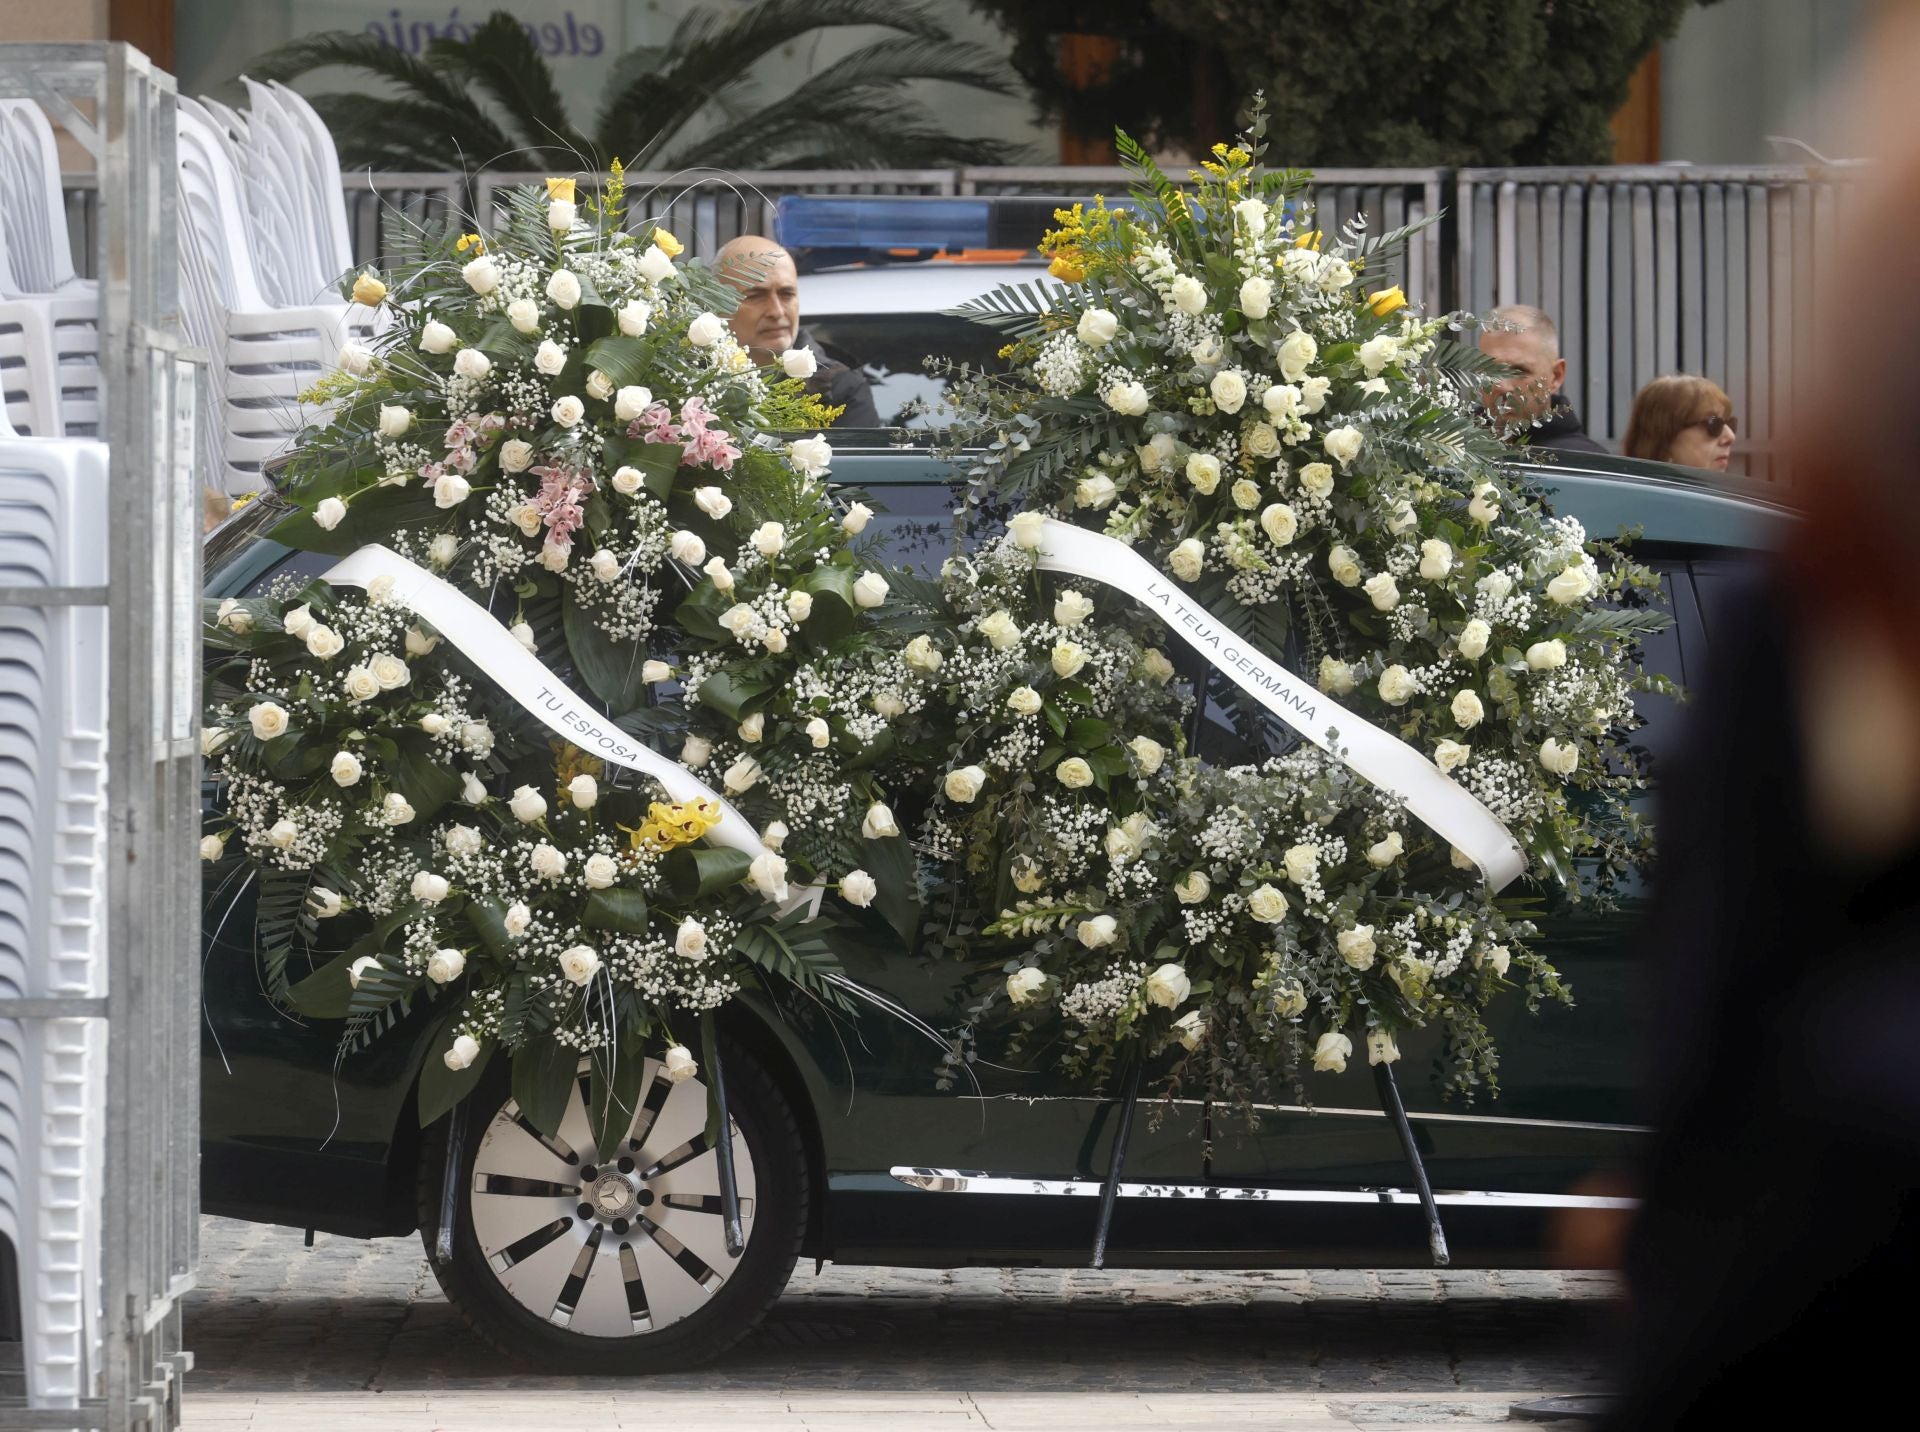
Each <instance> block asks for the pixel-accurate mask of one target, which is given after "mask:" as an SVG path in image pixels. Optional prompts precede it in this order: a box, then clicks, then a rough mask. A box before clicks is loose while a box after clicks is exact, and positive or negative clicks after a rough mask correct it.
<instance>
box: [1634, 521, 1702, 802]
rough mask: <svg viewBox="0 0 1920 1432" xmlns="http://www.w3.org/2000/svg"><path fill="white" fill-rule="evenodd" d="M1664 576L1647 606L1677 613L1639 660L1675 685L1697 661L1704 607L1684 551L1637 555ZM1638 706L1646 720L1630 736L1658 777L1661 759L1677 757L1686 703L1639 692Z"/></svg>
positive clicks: (1647, 769)
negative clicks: (1656, 597)
mask: <svg viewBox="0 0 1920 1432" xmlns="http://www.w3.org/2000/svg"><path fill="white" fill-rule="evenodd" d="M1636 555H1638V556H1640V559H1641V560H1642V561H1643V562H1645V563H1646V565H1647V566H1649V567H1651V568H1652V569H1653V570H1654V571H1655V572H1657V573H1658V574H1659V576H1660V597H1659V600H1658V601H1657V602H1654V601H1651V600H1650V601H1648V602H1647V603H1646V605H1648V606H1652V607H1655V608H1656V609H1664V610H1665V611H1666V612H1667V614H1668V615H1669V616H1671V617H1672V618H1673V620H1672V622H1671V623H1669V624H1668V626H1667V627H1666V628H1665V629H1664V630H1662V631H1657V632H1655V633H1653V634H1652V635H1651V636H1648V637H1645V638H1644V639H1643V640H1642V641H1641V643H1640V664H1641V665H1642V666H1643V667H1644V668H1645V669H1646V671H1647V672H1648V673H1649V674H1650V675H1654V676H1665V677H1667V678H1669V679H1671V680H1672V681H1673V682H1674V683H1675V684H1676V685H1685V683H1686V681H1687V676H1688V670H1689V664H1690V663H1694V664H1697V662H1698V660H1699V657H1700V655H1701V652H1702V649H1703V646H1704V638H1703V636H1702V634H1701V631H1700V610H1699V607H1698V605H1697V604H1696V603H1695V602H1694V600H1693V587H1692V584H1691V583H1690V582H1689V581H1688V574H1687V557H1686V554H1684V553H1666V554H1661V555H1657V556H1651V557H1649V556H1647V555H1645V554H1644V553H1640V554H1636ZM1634 709H1635V710H1636V711H1637V712H1638V714H1639V716H1640V719H1641V721H1642V722H1643V723H1644V724H1642V725H1641V726H1640V727H1639V729H1637V730H1635V731H1634V732H1633V733H1632V735H1631V736H1630V737H1629V740H1628V744H1629V745H1630V746H1632V747H1633V748H1634V749H1635V750H1636V751H1638V752H1639V753H1640V765H1641V769H1642V771H1643V772H1644V773H1645V774H1647V775H1649V776H1653V777H1654V778H1655V779H1658V776H1659V771H1660V763H1661V762H1662V761H1663V760H1669V759H1671V758H1672V753H1673V750H1674V747H1675V744H1676V742H1677V740H1678V738H1679V736H1680V732H1681V725H1682V720H1681V706H1680V703H1679V702H1677V701H1675V700H1674V699H1673V698H1672V697H1669V696H1661V695H1658V694H1656V693H1654V692H1650V691H1643V692H1640V693H1639V694H1638V695H1637V696H1636V697H1635V699H1634Z"/></svg>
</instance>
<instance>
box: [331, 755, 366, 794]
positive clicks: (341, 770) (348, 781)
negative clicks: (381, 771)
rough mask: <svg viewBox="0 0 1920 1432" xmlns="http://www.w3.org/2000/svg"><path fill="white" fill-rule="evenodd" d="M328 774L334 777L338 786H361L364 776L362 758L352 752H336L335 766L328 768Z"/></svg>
mask: <svg viewBox="0 0 1920 1432" xmlns="http://www.w3.org/2000/svg"><path fill="white" fill-rule="evenodd" d="M327 774H328V775H330V776H332V777H333V783H334V784H335V785H336V786H355V785H358V784H360V777H361V775H362V774H364V771H363V768H362V767H361V765H360V758H359V757H358V756H356V755H354V754H353V752H351V751H336V752H335V753H334V757H333V764H332V765H330V766H328V767H327Z"/></svg>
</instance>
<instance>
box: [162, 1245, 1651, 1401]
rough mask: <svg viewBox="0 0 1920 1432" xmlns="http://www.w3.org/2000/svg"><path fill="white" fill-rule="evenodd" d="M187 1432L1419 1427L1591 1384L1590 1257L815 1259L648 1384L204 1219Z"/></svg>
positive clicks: (1597, 1290)
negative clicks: (1105, 1267) (1155, 1267)
mask: <svg viewBox="0 0 1920 1432" xmlns="http://www.w3.org/2000/svg"><path fill="white" fill-rule="evenodd" d="M201 1249H202V1257H201V1266H200V1286H199V1289H198V1290H197V1291H196V1292H195V1293H193V1294H192V1295H190V1297H189V1298H188V1301H187V1346H188V1347H190V1348H192V1349H193V1350H194V1353H195V1357H196V1360H197V1369H196V1371H195V1372H194V1374H193V1375H192V1377H191V1378H190V1379H189V1381H188V1400H187V1429H188V1432H241V1429H245V1432H306V1429H313V1432H319V1429H322V1428H329V1429H330V1428H335V1427H352V1428H362V1427H364V1428H368V1429H373V1428H380V1429H388V1428H391V1429H396V1432H398V1429H405V1432H413V1429H415V1428H419V1429H422V1432H425V1429H430V1428H434V1429H438V1428H448V1429H451V1428H466V1427H475V1428H485V1429H486V1432H519V1429H522V1428H529V1429H530V1428H534V1427H540V1428H546V1427H550V1426H551V1427H555V1428H559V1427H567V1428H581V1427H594V1428H614V1427H626V1426H636V1427H637V1426H640V1425H642V1424H644V1423H647V1422H649V1421H651V1422H653V1423H655V1424H656V1425H657V1424H658V1422H659V1421H660V1420H661V1419H662V1417H663V1416H668V1417H669V1420H672V1421H676V1422H680V1423H684V1424H686V1425H689V1426H699V1427H718V1426H739V1427H763V1426H764V1427H771V1426H796V1427H798V1426H805V1427H810V1428H811V1427H819V1428H828V1427H840V1426H846V1427H862V1428H876V1427H896V1426H901V1425H904V1424H905V1423H907V1422H910V1421H912V1422H927V1423H931V1424H933V1425H937V1426H954V1427H973V1426H978V1427H982V1428H994V1429H1007V1428H1016V1427H1026V1426H1036V1427H1045V1428H1047V1429H1048V1432H1067V1429H1070V1428H1073V1427H1081V1426H1086V1427H1101V1428H1108V1427H1115V1426H1128V1425H1161V1426H1167V1425H1182V1424H1188V1425H1206V1426H1212V1425H1232V1426H1285V1427H1287V1428H1289V1429H1293V1428H1299V1429H1309V1428H1321V1427H1326V1428H1351V1427H1372V1426H1383V1425H1393V1426H1396V1427H1399V1428H1402V1429H1411V1428H1413V1427H1417V1426H1430V1425H1447V1426H1459V1425H1462V1424H1463V1423H1477V1422H1487V1421H1501V1420H1505V1417H1506V1409H1507V1405H1508V1404H1509V1403H1510V1402H1511V1401H1513V1400H1514V1399H1515V1397H1516V1396H1517V1395H1537V1394H1543V1393H1580V1392H1593V1391H1596V1390H1597V1389H1598V1388H1599V1386H1600V1383H1599V1377H1600V1368H1601V1365H1602V1363H1603V1361H1604V1346H1605V1342H1606V1339H1607V1335H1608V1334H1607V1329H1608V1326H1609V1323H1610V1320H1611V1319H1612V1317H1613V1316H1615V1315H1616V1313H1617V1304H1615V1303H1614V1302H1613V1301H1612V1299H1613V1296H1614V1294H1615V1291H1616V1288H1615V1284H1614V1282H1613V1280H1612V1279H1611V1278H1610V1277H1608V1276H1606V1275H1603V1274H1593V1273H1543V1272H1478V1271H1446V1272H1426V1271H1411V1272H1408V1271H1380V1272H1366V1271H1350V1270H1343V1271H1337V1272H1325V1271H1314V1272H1295V1271H1272V1272H1243V1273H1190V1272H1164V1271H1154V1272H1138V1271H1113V1272H1103V1273H1094V1272H1086V1271H1057V1270H1032V1269H1026V1270H1012V1271H1002V1270H998V1269H961V1270H955V1271H951V1272H948V1271H921V1270H913V1269H874V1268H851V1267H837V1266H832V1265H830V1266H828V1267H827V1268H826V1269H825V1271H823V1272H821V1273H819V1274H815V1272H814V1271H813V1267H812V1265H811V1264H802V1265H801V1267H800V1268H799V1269H798V1270H797V1271H796V1272H795V1274H794V1279H793V1282H792V1284H791V1286H790V1287H789V1288H788V1290H787V1293H786V1295H785V1296H784V1297H783V1298H782V1299H781V1300H780V1302H779V1303H778V1304H777V1305H776V1306H775V1308H774V1310H773V1312H772V1313H771V1314H770V1315H769V1317H768V1319H767V1322H766V1324H765V1325H764V1326H763V1327H762V1329H761V1330H760V1331H759V1332H758V1333H756V1334H755V1335H754V1336H753V1337H752V1338H750V1339H749V1340H748V1341H747V1342H745V1343H744V1344H742V1345H741V1346H740V1347H739V1348H737V1349H735V1350H734V1351H733V1352H732V1353H731V1354H730V1355H728V1356H727V1357H726V1358H725V1359H723V1360H722V1361H721V1362H719V1363H717V1364H714V1365H712V1366H709V1367H706V1368H701V1369H697V1370H694V1371H689V1372H687V1373H684V1374H674V1375H669V1376H657V1377H652V1378H648V1379H645V1380H643V1381H635V1380H620V1379H613V1378H592V1377H575V1376H552V1375H548V1374H544V1373H541V1372H538V1371H536V1370H533V1369H531V1368H526V1367H515V1366H511V1365H503V1364H502V1363H501V1361H500V1359H499V1357H498V1356H497V1355H496V1354H494V1353H493V1352H492V1351H490V1350H489V1349H488V1348H486V1347H485V1346H484V1345H483V1344H482V1343H480V1341H479V1340H478V1339H477V1338H475V1337H474V1336H473V1335H472V1334H470V1333H469V1332H468V1331H467V1330H466V1327H465V1325H464V1324H463V1323H462V1322H461V1320H460V1318H459V1316H458V1314H456V1313H455V1312H454V1311H453V1309H452V1308H451V1307H449V1306H448V1305H447V1303H446V1301H445V1300H444V1299H443V1298H442V1297H441V1295H440V1291H439V1288H438V1286H437V1285H436V1284H435V1282H434V1280H433V1275H432V1273H431V1272H430V1271H429V1270H428V1268H427V1265H426V1263H425V1261H424V1259H423V1258H422V1256H421V1251H420V1245H419V1243H418V1242H417V1241H415V1240H387V1241H383V1242H377V1243H363V1242H358V1241H355V1240H352V1239H344V1238H330V1237H326V1236H322V1237H321V1238H320V1239H319V1241H318V1243H317V1245H316V1246H315V1247H314V1248H312V1249H310V1250H309V1249H306V1248H303V1247H302V1246H301V1236H300V1234H299V1233H297V1232H295V1231H293V1230H289V1229H277V1228H267V1227H260V1226H254V1225H250V1224H245V1223H238V1222H234V1221H231V1220H227V1219H217V1218H208V1219H205V1220H203V1222H202V1225H201Z"/></svg>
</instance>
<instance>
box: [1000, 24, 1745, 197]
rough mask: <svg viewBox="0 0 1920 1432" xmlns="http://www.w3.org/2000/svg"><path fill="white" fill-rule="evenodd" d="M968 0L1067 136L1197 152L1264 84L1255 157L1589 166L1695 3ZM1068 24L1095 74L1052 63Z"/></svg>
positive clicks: (1324, 163)
mask: <svg viewBox="0 0 1920 1432" xmlns="http://www.w3.org/2000/svg"><path fill="white" fill-rule="evenodd" d="M972 3H973V4H974V6H975V8H976V9H979V10H982V11H984V12H986V13H988V14H990V15H992V16H993V17H994V18H995V19H997V20H998V21H999V22H1000V23H1001V24H1002V25H1003V26H1004V27H1006V29H1007V30H1008V32H1009V33H1010V34H1011V35H1012V36H1013V38H1014V65H1015V68H1016V69H1017V70H1018V71H1019V73H1020V74H1021V76H1022V77H1023V78H1025V79H1026V81H1027V82H1028V83H1029V84H1030V85H1032V86H1033V88H1034V91H1035V94H1036V96H1037V97H1038V99H1039V100H1040V103H1041V104H1042V106H1043V107H1044V108H1045V109H1046V110H1047V111H1048V112H1050V113H1053V114H1057V115H1059V116H1060V117H1061V118H1062V120H1063V121H1065V123H1066V124H1067V125H1068V127H1069V128H1070V129H1071V130H1074V131H1077V132H1079V133H1082V134H1087V135H1099V134H1104V133H1108V132H1110V131H1111V130H1112V128H1113V126H1115V125H1118V126H1120V127H1121V128H1123V129H1126V130H1129V131H1131V132H1133V133H1136V134H1141V135H1145V136H1148V137H1149V138H1150V139H1151V140H1152V141H1153V142H1155V143H1156V144H1162V145H1172V144H1180V145H1185V146H1187V147H1188V148H1190V149H1195V150H1196V152H1197V150H1198V149H1199V148H1203V147H1204V145H1205V142H1206V141H1208V140H1210V139H1211V138H1212V136H1213V135H1214V134H1216V133H1218V132H1219V130H1220V128H1221V127H1222V124H1221V119H1222V117H1231V115H1233V114H1234V113H1236V112H1237V111H1239V110H1240V109H1241V108H1243V107H1244V105H1245V104H1246V102H1247V101H1248V100H1249V99H1250V98H1251V97H1252V95H1253V94H1254V93H1255V92H1256V91H1265V93H1266V96H1267V105H1268V110H1269V113H1270V114H1271V116H1272V118H1271V120H1270V127H1269V140H1270V146H1271V147H1270V150H1269V156H1270V160H1271V162H1273V163H1277V164H1293V165H1313V166H1321V167H1334V166H1364V165H1414V164H1420V165H1425V164H1450V165H1473V164H1593V163H1605V162H1606V161H1607V159H1608V158H1609V156H1610V154H1611V150H1612V140H1611V137H1610V135H1609V133H1608V129H1607V121H1608V120H1609V118H1610V117H1611V116H1612V115H1613V113H1614V111H1615V110H1617V109H1618V108H1619V107H1620V105H1621V103H1622V102H1623V101H1624V100H1625V99H1626V94H1627V83H1628V81H1629V79H1630V78H1631V77H1632V74H1633V72H1634V70H1635V68H1636V67H1637V66H1638V65H1639V64H1640V62H1641V60H1642V59H1644V58H1645V57H1646V55H1647V53H1648V52H1649V51H1650V50H1651V49H1652V48H1653V47H1654V46H1655V45H1656V44H1658V43H1659V42H1660V41H1661V40H1663V39H1665V38H1666V37H1668V36H1669V35H1671V34H1672V33H1673V31H1674V30H1675V28H1676V27H1677V26H1678V25H1679V23H1680V20H1681V17H1682V16H1683V15H1684V13H1685V12H1686V10H1687V9H1688V8H1689V7H1690V6H1691V5H1692V4H1694V3H1696V0H1555V3H1552V4H1541V3H1539V0H1343V2H1342V3H1340V4H1337V5H1329V4H1326V3H1324V0H1318V2H1317V3H1304V0H972ZM1698 3H1702V4H1711V3H1713V0H1698ZM1068 36H1092V37H1104V38H1105V39H1106V40H1108V41H1109V42H1117V53H1116V54H1115V55H1114V56H1113V57H1112V59H1111V61H1110V62H1109V63H1108V64H1106V65H1105V66H1104V68H1105V73H1104V74H1099V75H1092V76H1087V75H1082V76H1069V75H1067V74H1065V73H1063V66H1062V63H1061V59H1062V54H1063V48H1064V47H1063V38H1064V37H1068Z"/></svg>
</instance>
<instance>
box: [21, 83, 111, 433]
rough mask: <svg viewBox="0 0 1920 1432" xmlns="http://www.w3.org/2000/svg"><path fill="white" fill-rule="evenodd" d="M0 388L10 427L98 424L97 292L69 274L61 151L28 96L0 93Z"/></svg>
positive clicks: (79, 429) (91, 428) (81, 428)
mask: <svg viewBox="0 0 1920 1432" xmlns="http://www.w3.org/2000/svg"><path fill="white" fill-rule="evenodd" d="M0 389H3V390H4V393H5V408H6V411H7V413H8V416H9V418H10V420H11V422H12V425H13V428H14V430H15V431H16V432H25V433H30V434H32V435H34V436H36V437H60V436H63V435H64V436H67V437H91V436H93V435H95V434H97V433H98V432H99V430H100V291H99V287H98V285H97V284H95V283H94V282H93V281H92V280H90V279H83V278H79V277H76V276H75V274H74V270H73V250H72V246H71V243H70V241H69V239H68V236H67V219H66V204H65V200H64V198H63V196H62V193H61V186H60V155H59V149H58V146H57V145H56V143H55V140H54V135H53V126H52V125H51V124H49V123H48V122H47V117H46V115H45V114H44V113H43V112H42V111H41V109H40V106H39V105H37V104H34V103H33V102H32V101H31V100H19V99H15V100H0Z"/></svg>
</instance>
